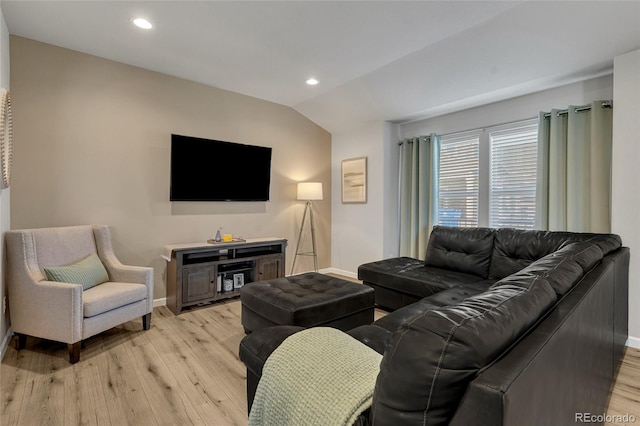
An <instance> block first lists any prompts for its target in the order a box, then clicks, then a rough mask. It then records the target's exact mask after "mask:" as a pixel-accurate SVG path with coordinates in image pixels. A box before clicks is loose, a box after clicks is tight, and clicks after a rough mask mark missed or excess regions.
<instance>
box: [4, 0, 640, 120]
mask: <svg viewBox="0 0 640 426" xmlns="http://www.w3.org/2000/svg"><path fill="white" fill-rule="evenodd" d="M2 11H3V13H4V16H5V20H6V22H7V26H8V28H9V32H10V33H11V34H15V35H19V36H23V37H27V38H30V39H34V40H38V41H43V42H46V43H50V44H53V45H57V46H61V47H65V48H69V49H73V50H77V51H81V52H85V53H89V54H92V55H96V56H100V57H103V58H107V59H112V60H115V61H119V62H123V63H127V64H131V65H135V66H139V67H142V68H146V69H150V70H154V71H159V72H162V73H166V74H170V75H173V76H177V77H181V78H185V79H189V80H193V81H196V82H200V83H204V84H207V85H210V86H214V87H218V88H221V89H226V90H231V91H234V92H238V93H242V94H245V95H249V96H254V97H257V98H261V99H264V100H268V101H271V102H276V103H279V104H283V105H287V106H290V107H292V108H294V109H296V110H298V111H299V112H300V113H302V114H304V115H306V116H307V117H309V118H310V119H311V120H313V121H314V122H316V123H318V124H319V125H320V126H322V127H324V128H325V129H327V130H328V131H330V132H340V131H343V130H346V129H349V128H353V127H356V126H359V125H361V124H362V123H364V122H367V121H372V120H390V121H399V122H401V121H405V120H412V119H417V118H424V117H430V116H435V115H440V114H443V113H446V112H450V111H455V110H460V109H464V108H468V107H472V106H477V105H481V104H484V103H489V102H494V101H498V100H501V99H506V98H509V97H514V96H519V95H523V94H527V93H531V92H535V91H539V90H543V89H547V88H550V87H554V86H558V85H562V84H567V83H570V82H574V81H578V80H582V79H586V78H590V77H595V76H598V75H603V74H607V73H610V72H611V69H612V64H613V58H614V57H615V56H617V55H620V54H623V53H626V52H629V51H632V50H635V49H638V48H640V1H637V0H632V1H593V2H591V1H553V2H551V1H513V2H512V1H268V0H267V1H264V0H263V1H51V0H50V1H26V0H19V1H15V0H3V1H2ZM138 16H142V17H145V18H146V19H148V20H149V21H151V22H152V23H153V25H154V28H153V29H151V30H147V31H145V30H141V29H139V28H136V27H134V26H133V25H132V24H131V19H132V18H134V17H138ZM309 77H314V78H316V79H318V80H319V82H320V83H319V84H318V85H316V86H308V85H306V84H305V80H306V79H307V78H309Z"/></svg>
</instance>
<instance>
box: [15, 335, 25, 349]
mask: <svg viewBox="0 0 640 426" xmlns="http://www.w3.org/2000/svg"><path fill="white" fill-rule="evenodd" d="M26 345H27V335H26V334H20V333H16V351H19V350H21V349H24V347H25V346H26Z"/></svg>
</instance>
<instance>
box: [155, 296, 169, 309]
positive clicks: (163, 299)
mask: <svg viewBox="0 0 640 426" xmlns="http://www.w3.org/2000/svg"><path fill="white" fill-rule="evenodd" d="M160 306H167V298H166V297H161V298H160V299H153V307H154V308H157V307H160Z"/></svg>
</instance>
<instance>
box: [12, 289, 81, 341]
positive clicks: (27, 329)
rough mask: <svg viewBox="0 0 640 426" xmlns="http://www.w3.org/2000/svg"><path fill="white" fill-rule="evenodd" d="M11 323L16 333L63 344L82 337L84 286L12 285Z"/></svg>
mask: <svg viewBox="0 0 640 426" xmlns="http://www.w3.org/2000/svg"><path fill="white" fill-rule="evenodd" d="M12 290H13V293H12V297H11V300H10V301H11V303H12V306H10V308H11V326H12V328H13V330H14V331H15V332H17V333H22V334H27V335H30V336H37V337H41V338H45V339H50V340H55V341H58V342H64V343H76V342H79V341H80V340H82V321H83V313H82V286H81V285H80V284H70V283H61V282H55V281H39V282H36V281H31V282H25V281H24V280H23V282H21V283H19V284H18V285H17V286H12Z"/></svg>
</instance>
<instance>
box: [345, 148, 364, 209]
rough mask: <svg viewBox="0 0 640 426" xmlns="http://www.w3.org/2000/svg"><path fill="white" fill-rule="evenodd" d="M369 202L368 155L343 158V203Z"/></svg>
mask: <svg viewBox="0 0 640 426" xmlns="http://www.w3.org/2000/svg"><path fill="white" fill-rule="evenodd" d="M366 202H367V157H357V158H349V159H346V160H342V203H343V204H365V203H366Z"/></svg>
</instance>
